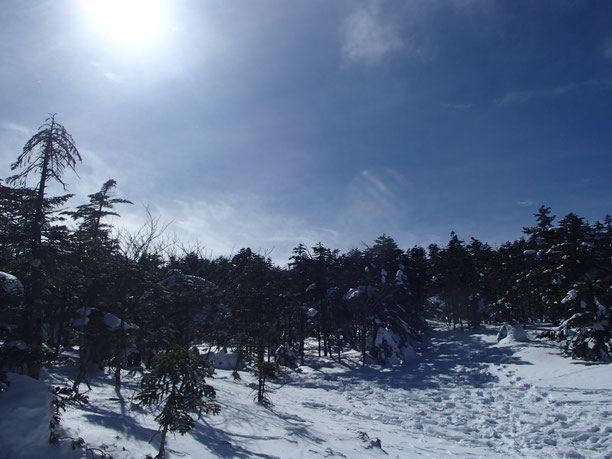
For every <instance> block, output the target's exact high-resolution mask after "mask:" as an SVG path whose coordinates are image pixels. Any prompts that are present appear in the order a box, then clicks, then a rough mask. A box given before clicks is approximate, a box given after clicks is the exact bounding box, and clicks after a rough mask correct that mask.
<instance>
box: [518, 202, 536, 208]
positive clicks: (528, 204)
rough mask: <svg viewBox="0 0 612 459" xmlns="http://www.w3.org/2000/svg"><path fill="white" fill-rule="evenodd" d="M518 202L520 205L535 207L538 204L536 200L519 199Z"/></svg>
mask: <svg viewBox="0 0 612 459" xmlns="http://www.w3.org/2000/svg"><path fill="white" fill-rule="evenodd" d="M516 204H517V205H519V206H520V207H533V206H537V205H538V203H537V202H536V201H519V202H517V203H516Z"/></svg>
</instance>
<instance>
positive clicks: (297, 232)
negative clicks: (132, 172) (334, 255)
mask: <svg viewBox="0 0 612 459" xmlns="http://www.w3.org/2000/svg"><path fill="white" fill-rule="evenodd" d="M122 210H124V212H122V213H121V214H122V215H125V217H127V218H126V221H127V222H130V223H131V224H130V225H128V226H130V227H135V226H136V225H135V224H133V222H134V221H138V218H137V216H138V215H140V214H141V213H142V212H141V209H139V208H138V207H136V206H135V207H134V208H130V209H122ZM151 211H152V212H153V214H154V215H160V216H162V217H163V219H164V220H165V221H170V222H172V223H171V224H170V225H169V227H168V232H169V233H174V234H175V237H176V239H177V240H178V241H180V242H182V243H183V244H186V245H189V244H190V243H194V242H196V241H197V242H199V243H200V244H201V245H202V246H203V247H205V248H206V250H207V251H210V252H211V254H212V256H222V255H232V254H233V253H235V252H236V251H237V250H239V249H240V248H242V247H250V248H251V249H253V250H255V251H256V252H260V253H262V254H263V253H265V254H269V256H270V257H271V258H272V260H273V261H274V262H275V263H277V264H278V265H285V264H286V263H287V261H288V259H289V257H290V256H291V251H292V249H293V248H294V247H295V246H297V245H298V244H299V243H300V242H302V243H304V244H306V245H307V246H309V247H310V246H313V245H315V244H316V243H317V242H319V241H320V240H321V241H322V242H323V243H324V244H325V245H329V246H332V247H334V248H335V247H336V246H337V244H338V243H339V242H340V241H339V239H340V235H339V233H338V232H337V231H335V230H333V229H329V228H321V227H317V226H311V225H309V224H308V222H307V221H306V220H305V219H303V218H300V217H296V216H291V215H286V214H280V213H276V212H272V211H270V210H269V209H267V208H266V206H265V202H264V201H263V200H262V199H261V198H258V197H256V196H253V195H245V194H232V193H217V194H216V195H214V196H212V194H211V196H210V197H209V198H207V199H189V198H187V199H185V198H183V199H168V200H160V201H158V202H156V203H155V204H154V205H152V206H151ZM132 214H134V215H132ZM121 220H123V218H122V219H121ZM121 220H118V221H117V222H116V223H117V225H118V226H123V224H124V223H125V222H122V221H121Z"/></svg>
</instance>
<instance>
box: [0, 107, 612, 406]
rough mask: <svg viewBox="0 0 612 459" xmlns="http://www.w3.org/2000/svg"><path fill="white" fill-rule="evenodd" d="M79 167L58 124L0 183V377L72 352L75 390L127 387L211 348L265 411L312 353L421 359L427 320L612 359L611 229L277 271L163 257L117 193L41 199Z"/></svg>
mask: <svg viewBox="0 0 612 459" xmlns="http://www.w3.org/2000/svg"><path fill="white" fill-rule="evenodd" d="M80 161H81V156H80V154H79V152H78V149H77V148H76V146H75V143H74V140H73V139H72V137H71V136H70V134H69V133H68V132H67V131H66V129H65V128H64V127H63V126H61V125H60V124H59V123H57V121H56V120H55V116H54V115H51V116H50V117H49V118H48V119H47V120H46V122H45V124H44V125H43V126H41V127H40V129H39V131H38V132H37V133H36V134H35V135H34V136H33V137H32V138H31V139H30V140H29V141H28V142H27V143H26V144H25V146H24V148H23V152H22V153H21V154H20V155H19V156H18V158H17V160H16V161H15V162H14V163H13V164H12V165H11V169H12V170H13V171H14V172H15V175H13V176H11V177H8V178H7V179H6V181H5V183H4V184H3V183H0V270H1V271H2V274H1V276H2V277H1V278H0V281H1V284H0V285H1V288H0V343H1V346H0V369H4V370H9V371H20V372H25V373H27V374H29V375H30V376H32V377H34V378H38V376H39V374H40V368H41V366H42V365H45V364H49V363H53V362H57V361H58V360H61V359H62V354H61V351H62V349H65V348H67V347H70V346H75V347H76V346H78V349H79V373H78V377H77V378H76V380H75V382H74V386H73V389H74V390H75V391H77V392H78V388H79V386H80V385H81V384H82V383H87V372H88V369H90V368H91V367H92V366H100V367H110V368H112V369H113V370H114V372H115V382H116V384H117V386H120V385H121V369H122V368H125V367H126V366H127V365H130V364H135V363H138V364H143V365H145V366H147V367H151V366H155V364H156V363H155V362H157V368H159V365H162V364H161V363H160V356H163V355H168V356H174V357H173V358H175V359H178V360H176V361H177V362H182V361H181V360H180V359H179V358H178V357H177V356H182V357H181V358H183V357H184V354H181V352H180V349H183V350H188V349H189V348H190V347H191V346H192V345H194V344H200V343H206V344H207V345H208V346H209V348H210V349H213V348H224V349H232V350H233V351H235V352H236V354H237V356H238V358H237V361H236V368H235V374H236V375H237V374H238V369H239V368H240V367H241V365H244V364H245V363H250V364H251V365H253V366H254V368H256V371H257V375H258V385H257V386H258V387H257V398H258V400H259V401H264V400H265V382H266V379H267V378H269V377H273V376H274V374H275V373H276V372H278V365H279V364H280V365H285V366H294V365H300V364H304V359H305V353H306V351H305V341H306V340H307V339H309V338H314V339H315V340H316V356H320V357H328V358H335V359H338V360H341V359H342V352H343V351H344V350H348V349H353V350H357V351H359V352H360V354H361V360H362V363H363V364H364V365H367V364H381V365H386V364H399V363H402V362H404V361H407V360H409V359H411V358H412V357H413V355H414V349H413V346H414V345H415V343H418V342H420V341H421V340H422V338H423V336H424V335H425V334H426V332H427V321H426V318H430V319H437V320H442V321H446V322H447V323H448V325H449V326H452V327H454V328H457V327H459V328H462V329H463V328H474V327H478V326H479V324H481V323H482V322H483V321H486V322H492V321H499V322H513V321H518V322H521V323H528V322H534V321H543V322H552V323H553V324H554V325H555V328H552V329H551V331H549V332H548V333H547V335H546V337H548V338H551V339H554V340H557V341H560V342H562V343H563V344H564V349H565V351H566V352H567V353H568V354H570V355H572V356H573V357H577V358H583V359H588V360H609V359H610V357H611V356H612V331H611V327H610V319H611V317H610V310H611V307H612V306H611V304H612V263H611V260H612V218H610V216H606V217H605V218H604V219H603V220H602V221H601V222H596V223H595V224H589V223H588V222H587V221H585V219H584V218H582V217H579V216H577V215H575V214H573V213H570V214H568V215H567V216H565V217H564V218H562V219H560V220H558V221H557V220H556V217H555V216H553V215H552V214H551V209H550V208H548V207H546V206H541V207H540V208H539V210H538V211H537V213H536V214H535V215H534V216H535V223H534V225H533V226H530V227H525V228H524V229H523V235H522V236H521V237H520V238H519V239H517V240H515V241H513V242H510V241H509V242H506V243H504V244H501V245H500V246H498V247H492V246H490V245H489V244H487V243H483V242H481V241H478V240H477V239H474V238H471V239H470V240H469V241H468V242H466V241H463V240H461V239H460V238H459V237H458V235H457V234H455V233H454V232H451V234H450V238H449V241H448V243H447V244H446V245H438V244H432V245H429V246H428V247H427V248H422V247H418V246H415V247H412V248H409V249H407V250H404V249H401V248H399V247H398V245H397V243H396V242H395V241H394V240H393V238H392V237H390V236H388V235H386V234H383V235H381V236H380V237H378V238H377V239H376V240H375V241H373V243H372V244H371V245H369V246H363V247H362V248H355V249H352V250H350V251H348V252H346V253H340V251H339V250H337V249H334V248H331V247H326V246H325V245H323V244H322V243H318V244H316V245H315V246H313V247H307V246H305V245H304V244H301V243H299V244H298V245H297V246H296V247H295V248H294V249H293V253H292V256H291V257H290V259H289V263H288V266H287V267H286V268H280V267H278V266H275V265H274V264H273V263H272V262H271V260H270V259H269V258H268V257H266V256H265V255H262V254H260V253H256V252H254V251H252V250H251V249H250V248H243V249H240V250H239V251H238V252H237V253H235V254H234V255H232V256H220V257H217V258H213V259H211V258H208V257H206V256H205V255H204V254H203V251H202V250H200V249H199V248H198V247H194V248H183V249H178V248H177V246H176V245H168V244H165V243H164V242H163V239H162V238H161V235H162V232H163V228H161V226H160V225H159V220H158V219H155V218H153V217H152V216H149V218H148V220H147V221H146V222H145V224H144V225H143V227H142V228H141V230H140V231H137V232H133V233H126V232H117V231H115V230H114V229H113V228H112V227H111V226H110V224H109V222H108V217H109V216H119V213H118V209H117V208H118V207H121V206H126V205H131V204H132V203H131V202H130V201H129V200H127V199H124V198H121V197H117V195H116V186H117V183H116V182H115V180H113V179H109V180H107V181H106V182H105V183H104V184H102V186H101V188H100V189H99V190H98V191H96V192H94V193H92V194H91V195H89V196H88V198H89V202H86V203H83V204H81V205H78V206H77V207H76V208H74V209H67V208H66V206H67V202H68V200H69V198H70V197H71V196H72V195H70V194H64V195H60V196H49V195H48V193H47V190H48V187H49V184H50V183H51V182H58V183H59V184H61V185H64V189H66V186H65V182H64V180H65V177H64V175H65V172H66V171H67V170H68V171H70V170H72V171H74V170H76V167H77V165H78V163H79V162H80ZM27 179H29V181H30V182H34V183H35V185H34V186H33V187H29V186H28V185H27V184H28V181H27ZM70 222H72V224H69V223H70ZM156 359H157V360H156ZM166 363H167V362H166ZM182 364H184V365H187V364H185V363H184V362H183V363H182ZM202 365H203V364H202ZM162 366H163V365H162ZM202 368H204V367H201V369H202ZM202 371H203V370H202ZM196 373H197V372H196ZM213 392H214V391H213ZM207 393H208V394H209V395H210V394H212V393H211V392H210V391H209V392H207ZM149 395H150V394H149ZM151 398H155V397H154V396H153V395H150V399H151ZM211 400H212V397H211ZM211 403H212V402H211ZM211 406H212V407H213V408H211V409H213V411H214V406H213V405H211Z"/></svg>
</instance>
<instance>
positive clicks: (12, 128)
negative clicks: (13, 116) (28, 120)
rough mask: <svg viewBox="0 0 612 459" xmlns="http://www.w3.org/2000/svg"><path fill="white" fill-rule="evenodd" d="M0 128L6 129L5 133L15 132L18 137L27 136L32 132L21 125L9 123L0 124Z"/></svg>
mask: <svg viewBox="0 0 612 459" xmlns="http://www.w3.org/2000/svg"><path fill="white" fill-rule="evenodd" d="M0 128H2V129H6V130H7V131H12V132H15V133H17V134H19V135H28V134H30V133H31V132H32V130H31V129H29V128H27V127H25V126H22V125H21V124H17V123H13V122H11V121H2V122H0Z"/></svg>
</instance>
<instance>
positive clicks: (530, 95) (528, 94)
mask: <svg viewBox="0 0 612 459" xmlns="http://www.w3.org/2000/svg"><path fill="white" fill-rule="evenodd" d="M611 84H612V79H610V78H607V79H602V80H587V81H581V82H579V83H570V84H567V85H564V86H557V87H555V88H549V89H531V90H526V91H514V92H509V93H507V94H505V95H504V96H503V97H500V98H499V99H496V101H495V102H497V103H498V104H499V105H509V104H516V103H522V102H527V101H529V100H532V99H539V98H544V97H556V96H561V95H563V94H567V93H569V92H571V91H576V90H579V89H581V88H586V87H609V86H610V85H611Z"/></svg>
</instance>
